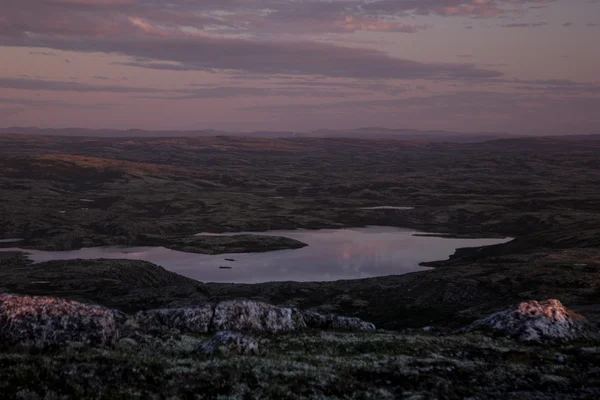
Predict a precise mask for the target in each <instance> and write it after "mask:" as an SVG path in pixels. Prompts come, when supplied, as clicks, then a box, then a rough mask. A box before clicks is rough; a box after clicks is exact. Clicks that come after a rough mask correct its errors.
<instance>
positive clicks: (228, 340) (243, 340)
mask: <svg viewBox="0 0 600 400" xmlns="http://www.w3.org/2000/svg"><path fill="white" fill-rule="evenodd" d="M259 349H260V347H259V345H258V342H257V341H256V340H255V339H254V338H253V337H251V336H247V335H244V334H241V333H239V332H229V331H223V332H217V334H216V335H215V336H214V337H213V338H212V339H211V340H210V341H208V342H207V343H205V344H204V345H202V347H201V348H200V351H201V352H202V353H205V354H215V353H234V354H240V355H258V354H259V353H260V352H259Z"/></svg>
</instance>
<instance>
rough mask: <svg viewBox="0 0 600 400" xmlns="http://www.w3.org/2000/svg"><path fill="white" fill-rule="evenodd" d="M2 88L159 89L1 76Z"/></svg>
mask: <svg viewBox="0 0 600 400" xmlns="http://www.w3.org/2000/svg"><path fill="white" fill-rule="evenodd" d="M0 88H3V89H20V90H35V91H58V92H109V93H156V92H160V90H158V89H148V88H135V87H127V86H109V85H90V84H85V83H77V82H62V81H49V80H44V79H24V78H0Z"/></svg>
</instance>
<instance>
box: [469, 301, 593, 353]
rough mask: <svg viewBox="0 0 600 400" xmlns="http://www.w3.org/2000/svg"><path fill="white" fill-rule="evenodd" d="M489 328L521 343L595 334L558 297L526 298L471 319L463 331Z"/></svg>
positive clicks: (553, 340) (590, 327) (583, 337)
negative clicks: (477, 318) (481, 316)
mask: <svg viewBox="0 0 600 400" xmlns="http://www.w3.org/2000/svg"><path fill="white" fill-rule="evenodd" d="M481 329H491V330H493V331H497V332H501V333H503V334H506V335H509V336H511V337H513V338H515V339H518V340H520V341H523V342H537V343H547V342H549V343H552V342H566V341H572V340H578V339H588V338H593V337H597V332H595V331H594V329H593V328H592V325H591V324H590V323H589V322H588V321H587V320H586V319H585V317H583V316H582V315H579V314H577V313H575V312H574V311H571V310H569V309H568V308H566V307H565V306H563V305H562V303H561V302H560V301H558V300H546V301H542V302H537V301H527V302H523V303H521V304H519V305H517V306H516V307H513V308H510V309H508V310H505V311H500V312H497V313H495V314H492V315H490V316H488V317H486V318H483V319H480V320H478V321H475V322H474V323H473V324H471V325H470V326H469V327H467V328H466V329H465V331H473V330H481Z"/></svg>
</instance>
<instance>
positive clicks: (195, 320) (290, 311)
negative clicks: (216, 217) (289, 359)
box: [135, 300, 375, 333]
mask: <svg viewBox="0 0 600 400" xmlns="http://www.w3.org/2000/svg"><path fill="white" fill-rule="evenodd" d="M135 319H136V321H137V322H138V323H139V324H140V326H143V327H145V328H146V329H160V328H168V329H172V328H175V329H178V330H180V331H181V332H187V333H206V332H219V331H237V332H246V333H282V332H295V331H300V330H303V329H305V328H307V327H308V328H316V329H335V330H344V331H365V332H370V331H374V330H375V326H374V325H373V324H371V323H368V322H365V321H362V320H360V319H358V318H348V317H339V316H335V315H322V314H318V313H315V312H308V311H307V312H301V311H299V310H297V309H295V308H287V307H277V306H273V305H271V304H266V303H260V302H256V301H248V300H231V301H223V302H220V303H218V304H216V305H212V304H206V305H202V306H199V307H190V308H165V309H159V310H150V311H142V312H139V313H137V314H136V316H135Z"/></svg>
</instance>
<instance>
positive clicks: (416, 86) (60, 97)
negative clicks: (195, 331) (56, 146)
mask: <svg viewBox="0 0 600 400" xmlns="http://www.w3.org/2000/svg"><path fill="white" fill-rule="evenodd" d="M599 38H600V0H530V1H527V0H169V1H166V0H0V126H4V127H5V126H15V125H21V126H40V127H67V126H78V127H84V128H124V129H128V128H144V129H211V128H212V129H223V130H232V131H248V130H257V129H268V130H302V131H306V130H312V129H318V128H335V129H345V128H356V127H360V126H384V127H389V128H416V129H445V130H455V131H466V132H472V131H505V132H515V133H550V134H554V133H564V134H569V133H600V50H599V46H600V45H599V44H598V41H599Z"/></svg>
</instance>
